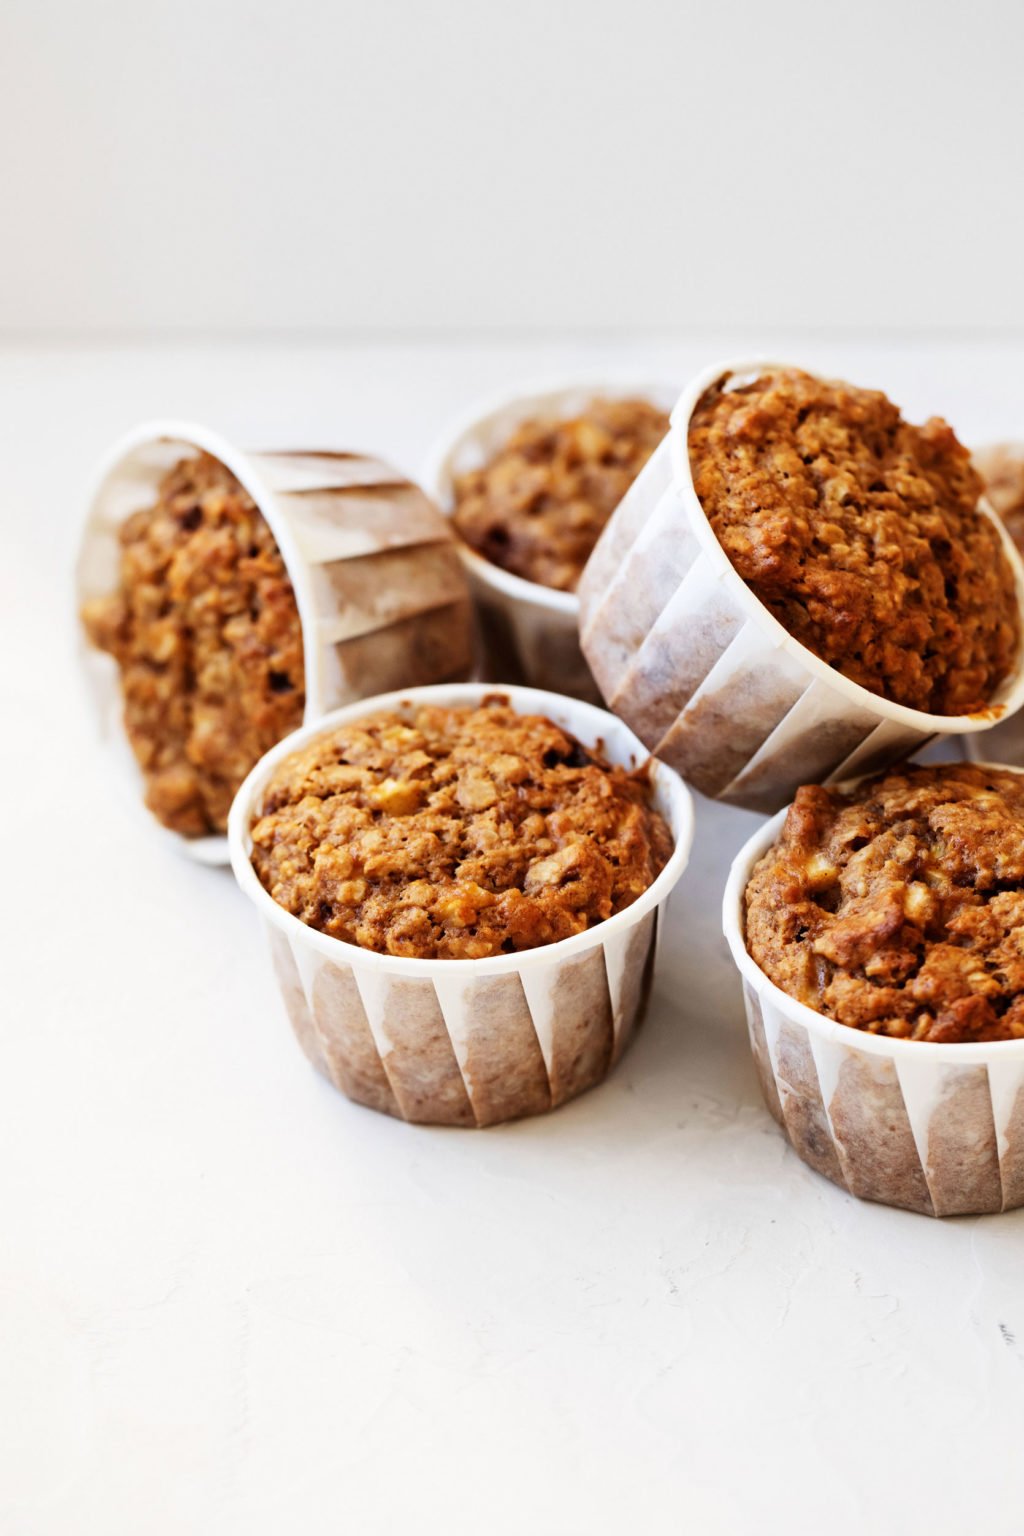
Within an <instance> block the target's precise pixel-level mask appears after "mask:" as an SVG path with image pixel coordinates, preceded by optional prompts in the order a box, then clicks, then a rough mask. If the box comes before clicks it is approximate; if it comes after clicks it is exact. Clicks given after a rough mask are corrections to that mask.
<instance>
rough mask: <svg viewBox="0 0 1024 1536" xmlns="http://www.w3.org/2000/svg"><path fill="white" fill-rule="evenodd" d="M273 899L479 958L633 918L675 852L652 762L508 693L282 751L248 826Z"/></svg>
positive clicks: (303, 914) (343, 933)
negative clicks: (617, 758)
mask: <svg viewBox="0 0 1024 1536" xmlns="http://www.w3.org/2000/svg"><path fill="white" fill-rule="evenodd" d="M252 841H253V852H252V862H253V867H254V869H255V871H256V873H257V875H258V876H259V878H260V880H261V882H262V884H263V886H264V887H265V889H266V890H267V891H268V892H269V894H270V895H271V896H272V897H273V898H274V900H275V901H276V902H278V904H279V905H280V906H282V907H284V908H285V909H286V910H287V911H288V912H291V913H292V914H293V915H294V916H295V917H298V918H300V919H301V921H302V922H304V923H308V924H309V926H310V927H312V928H318V929H319V930H320V931H321V932H323V933H328V934H331V935H332V936H333V937H334V938H337V939H343V940H344V941H345V942H347V943H350V944H357V945H360V946H361V947H362V948H364V949H373V950H377V951H379V952H381V953H384V954H390V955H405V956H415V957H419V958H428V959H453V958H454V959H471V960H472V959H480V958H482V957H484V956H488V955H498V954H502V953H511V952H513V951H516V950H523V949H534V948H536V947H537V946H538V945H541V944H553V943H555V942H556V941H557V940H559V939H566V938H569V937H571V935H573V934H576V933H580V932H582V931H583V930H584V929H586V928H590V927H592V926H593V925H594V924H595V923H600V922H602V921H603V920H604V919H605V918H608V917H611V916H612V915H613V913H616V912H621V911H622V910H623V908H624V907H628V906H629V905H630V904H631V903H632V902H633V901H635V900H636V898H637V897H638V896H639V895H640V894H641V893H642V892H643V891H645V890H646V889H647V887H648V886H649V885H650V884H651V883H652V881H653V880H654V879H655V878H656V876H657V875H658V873H659V872H660V871H661V869H662V868H663V866H664V865H665V863H666V861H667V859H668V857H669V854H670V852H671V849H672V839H671V834H670V833H669V830H668V828H667V826H666V825H665V823H664V821H663V820H662V818H661V817H660V816H659V815H658V814H657V813H656V812H655V811H654V810H652V808H651V806H650V804H649V786H648V781H647V777H646V773H644V772H638V773H637V772H634V773H627V772H626V771H625V769H623V768H621V767H617V766H615V767H612V766H609V765H608V764H607V763H606V762H605V761H604V759H603V758H602V757H601V755H600V752H599V750H598V749H597V748H591V749H586V748H584V747H582V746H581V745H580V743H579V742H578V741H577V740H576V739H575V737H573V736H571V735H569V734H568V732H566V731H563V730H561V729H560V727H558V726H557V725H554V724H553V723H552V722H551V721H550V720H547V719H545V718H544V717H543V716H542V715H518V714H516V712H515V711H514V710H513V709H512V708H510V707H509V705H508V703H507V702H506V701H505V700H503V699H502V698H501V697H499V696H495V697H494V698H492V699H489V700H485V701H484V704H483V705H481V706H480V707H479V708H475V709H474V708H466V707H463V708H441V707H438V706H431V705H424V706H421V707H420V708H418V709H416V711H415V713H414V714H413V715H412V717H411V718H410V719H405V718H403V717H402V716H401V715H398V714H394V713H391V712H381V713H379V714H374V715H368V716H367V717H366V718H365V719H363V720H359V721H356V722H354V723H352V724H350V725H342V726H339V727H337V728H336V729H335V730H332V731H328V732H326V733H325V734H324V735H322V736H319V737H318V738H317V739H316V740H315V741H313V742H312V743H311V744H310V745H309V746H307V747H304V748H303V749H302V750H301V751H299V752H296V753H295V754H294V755H293V756H291V757H289V758H287V759H286V761H285V762H283V763H282V764H281V765H280V767H279V768H278V770H277V772H276V773H275V774H274V776H273V778H272V779H271V781H270V783H269V785H268V786H267V789H266V792H265V794H264V796H263V804H262V811H261V814H259V815H258V816H257V817H256V818H255V820H254V824H253V828H252Z"/></svg>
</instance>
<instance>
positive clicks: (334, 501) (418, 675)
mask: <svg viewBox="0 0 1024 1536" xmlns="http://www.w3.org/2000/svg"><path fill="white" fill-rule="evenodd" d="M198 452H204V453H208V454H211V455H212V456H213V457H214V458H216V459H219V460H220V462H221V463H222V464H224V465H226V466H227V468H228V469H229V470H230V471H231V472H232V474H233V475H234V476H235V477H236V479H237V480H239V481H240V483H241V484H242V485H243V486H244V487H245V489H246V490H247V491H248V492H249V494H250V496H251V497H252V498H253V501H254V502H255V503H256V505H257V507H258V508H259V510H260V512H261V514H262V515H263V517H264V519H265V520H266V522H267V524H268V525H269V527H270V531H271V532H272V534H273V535H274V538H275V540H276V542H277V546H278V548H279V550H280V552H281V555H282V558H283V560H284V563H285V566H286V568H287V570H288V575H289V577H290V579H291V583H292V586H293V588H294V591H295V598H296V603H297V606H298V610H299V620H300V623H301V625H302V640H303V649H304V658H305V686H306V705H305V713H304V720H305V721H306V722H307V723H308V722H311V721H313V720H316V719H317V718H318V717H319V716H320V715H322V714H323V713H325V711H327V710H329V709H333V708H336V707H337V706H338V705H341V704H346V703H349V702H351V701H353V700H357V699H360V698H365V697H368V696H370V695H372V694H375V693H380V692H381V691H383V690H386V689H390V688H397V687H414V686H416V685H418V684H423V683H432V682H441V681H447V680H451V679H458V678H463V677H467V676H468V675H469V673H470V671H471V668H472V663H473V653H472V610H471V598H470V595H469V589H468V585H467V582H466V579H465V575H464V573H463V570H462V565H461V562H460V560H459V557H458V553H457V550H456V546H455V541H454V539H453V537H452V533H451V529H450V527H449V525H448V523H447V521H446V519H444V518H443V517H442V516H441V514H440V513H439V512H438V510H437V508H436V507H434V506H433V505H432V503H431V502H430V501H429V500H428V498H427V497H426V495H425V494H424V493H423V491H422V490H420V488H419V487H418V486H417V485H414V484H413V483H412V482H411V481H409V480H407V479H405V478H404V477H403V476H402V475H400V474H398V473H397V472H396V471H395V470H393V469H391V468H390V467H389V466H388V465H386V464H383V463H381V462H380V461H379V460H378V459H375V458H373V457H370V456H368V455H364V454H358V453H340V452H333V451H330V450H318V451H309V452H307V451H302V452H273V453H270V452H252V453H247V452H243V451H241V450H240V449H237V448H235V447H234V445H233V444H231V443H229V442H227V441H226V440H225V439H224V438H222V437H220V436H219V435H218V434H217V433H215V432H211V431H210V430H209V429H207V428H206V427H202V426H197V425H195V424H193V423H189V422H176V421H158V422H148V423H146V424H144V425H143V426H140V427H138V428H136V429H135V430H134V431H133V432H131V433H129V434H128V436H127V437H125V438H123V439H122V440H121V441H120V442H119V443H117V444H116V445H115V447H114V448H113V449H112V450H111V451H110V453H109V454H108V455H107V457H106V459H105V460H104V461H103V463H102V465H101V466H100V469H99V471H98V472H97V476H96V480H95V485H94V489H93V492H92V494H91V496H90V498H89V501H88V505H87V510H86V518H85V525H84V528H83V532H82V536H81V544H80V549H79V556H78V564H77V571H76V582H77V594H76V595H77V601H78V608H79V611H81V609H82V607H83V605H84V604H85V603H86V602H88V601H89V600H90V599H92V598H95V597H102V596H105V595H106V594H107V593H108V592H110V591H112V590H113V589H114V587H115V586H116V583H117V577H118V562H119V551H120V546H119V543H118V531H119V529H120V527H121V524H122V523H123V522H124V521H125V519H126V518H127V517H129V516H130V515H131V514H132V513H133V512H136V511H138V510H139V509H140V508H144V507H146V506H149V505H151V504H152V503H153V501H154V500H155V497H156V493H157V488H158V486H159V482H160V480H161V478H162V476H163V475H164V474H165V473H166V471H167V470H168V469H170V468H171V467H172V465H174V464H175V463H176V462H177V461H178V460H179V459H181V458H183V457H188V456H189V455H192V454H195V453H198ZM81 648H82V658H83V662H84V665H85V668H86V674H87V678H88V681H89V683H90V686H91V691H92V694H93V698H94V701H95V705H96V709H97V714H98V718H99V721H100V724H101V729H102V732H103V735H104V737H105V738H106V739H107V740H108V741H109V742H110V744H111V747H112V749H113V753H114V757H115V760H116V761H117V763H118V766H119V778H120V782H121V784H122V786H123V787H124V788H125V789H126V790H127V792H128V793H129V794H130V797H131V800H132V803H133V804H134V805H138V806H142V804H143V783H142V776H141V774H140V772H139V770H138V767H137V764H136V763H135V759H134V756H133V754H132V752H131V749H130V747H129V745H128V742H127V739H126V736H125V732H124V727H123V724H122V707H123V704H122V697H121V690H120V681H119V673H118V668H117V666H116V664H115V662H114V660H113V658H111V657H110V656H107V655H104V654H102V653H100V652H98V651H96V650H95V649H93V648H92V647H91V646H90V645H88V644H87V642H86V640H85V637H84V636H82V637H81ZM146 821H147V823H148V824H149V825H150V826H151V827H155V828H156V829H157V830H158V832H159V833H160V834H162V835H163V836H164V837H165V838H168V839H170V840H171V841H172V843H173V844H174V845H175V846H176V847H177V848H179V849H181V850H182V851H184V852H186V853H188V854H189V855H190V856H191V857H192V858H195V859H198V860H200V861H201V862H203V863H209V864H226V863H227V862H228V845H227V838H226V837H222V836H212V837H202V838H187V837H182V836H181V835H180V834H178V833H176V832H172V831H170V830H168V829H167V828H165V827H163V826H162V825H161V824H160V823H159V822H158V821H157V820H156V818H155V817H152V816H150V815H149V814H148V812H147V813H146Z"/></svg>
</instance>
